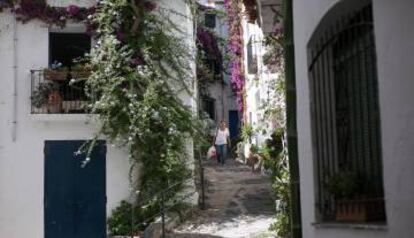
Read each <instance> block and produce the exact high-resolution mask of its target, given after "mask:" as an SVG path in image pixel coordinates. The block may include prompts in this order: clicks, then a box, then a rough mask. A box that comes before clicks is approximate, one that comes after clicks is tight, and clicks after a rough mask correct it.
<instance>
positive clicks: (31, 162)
mask: <svg viewBox="0 0 414 238" xmlns="http://www.w3.org/2000/svg"><path fill="white" fill-rule="evenodd" d="M50 3H51V4H56V5H58V6H66V5H68V4H69V3H75V4H78V5H81V6H90V4H91V3H92V1H87V0H86V1H65V4H66V5H65V4H64V3H63V2H62V1H50ZM79 3H80V4H79ZM170 7H172V8H176V7H177V5H170ZM181 7H183V8H181V9H184V11H181V10H180V9H179V10H178V11H179V12H184V14H189V10H188V9H187V10H188V11H187V12H186V10H185V8H184V5H183V6H181ZM13 19H14V18H13V16H12V15H11V14H9V13H0V42H1V44H0V72H1V73H0V237H7V238H22V237H31V238H42V237H44V228H43V227H44V219H43V209H44V208H43V194H44V188H43V186H44V155H43V147H44V140H83V139H85V140H86V139H90V138H91V137H92V136H93V134H94V132H95V129H96V126H94V125H95V123H94V122H93V121H91V120H88V119H87V116H86V115H31V114H30V105H31V103H30V90H31V88H30V87H31V85H30V70H31V69H41V68H44V67H47V66H48V47H49V46H48V32H49V28H48V26H47V25H45V24H44V23H41V22H40V21H32V22H29V23H27V24H20V23H18V24H17V27H16V29H17V32H16V33H17V34H16V36H17V47H16V52H17V54H16V62H17V67H18V68H17V96H16V99H17V107H16V108H17V118H16V119H17V123H16V137H15V138H16V139H15V140H13V137H14V136H13V134H14V133H13V130H14V129H13V120H14V119H13V118H14V117H13V108H14V106H13V105H14V103H13V102H14V100H15V98H14V97H13V85H14V83H13V79H14V70H13V66H14V63H13V62H14V57H15V55H14V47H13V32H14V27H13V24H14V20H13ZM181 22H183V21H181ZM73 27H74V28H76V27H77V26H76V25H74V26H73ZM183 27H185V29H190V30H191V31H189V32H188V33H189V34H190V36H191V35H192V23H191V22H189V21H186V22H183ZM189 42H194V41H193V39H192V38H190V39H189ZM190 63H191V62H190ZM192 64H194V63H192ZM183 100H184V101H185V102H186V103H188V104H189V105H190V106H191V107H193V108H195V107H196V102H195V99H194V98H193V97H192V96H189V95H183ZM194 110H195V109H194ZM189 146H190V147H191V146H192V143H189ZM190 151H192V147H191V150H190ZM128 172H129V164H128V157H127V153H125V152H124V151H122V150H120V149H118V148H115V147H113V146H111V145H110V144H109V143H108V150H107V178H106V179H107V182H106V183H107V214H108V215H109V214H110V213H111V210H112V209H113V208H115V207H116V206H118V204H119V202H120V200H122V199H128V198H129V196H130V191H129V180H128Z"/></svg>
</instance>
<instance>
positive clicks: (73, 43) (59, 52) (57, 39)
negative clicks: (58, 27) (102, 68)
mask: <svg viewBox="0 0 414 238" xmlns="http://www.w3.org/2000/svg"><path fill="white" fill-rule="evenodd" d="M90 50H91V37H90V36H89V35H87V34H85V33H55V32H51V33H49V63H50V64H52V63H53V62H54V61H58V62H60V63H62V64H63V66H67V67H68V66H71V65H72V64H73V60H74V59H76V58H79V57H83V56H84V55H85V53H89V52H90Z"/></svg>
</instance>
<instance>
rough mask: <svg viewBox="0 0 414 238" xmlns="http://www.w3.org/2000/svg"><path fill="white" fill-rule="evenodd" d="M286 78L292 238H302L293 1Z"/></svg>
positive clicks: (286, 0)
mask: <svg viewBox="0 0 414 238" xmlns="http://www.w3.org/2000/svg"><path fill="white" fill-rule="evenodd" d="M283 6H284V16H285V20H284V34H285V35H284V38H285V76H286V105H287V106H286V120H287V121H286V122H287V137H288V153H289V170H290V181H291V187H290V195H291V196H290V208H291V225H292V227H291V229H292V238H301V237H302V224H301V219H302V218H301V206H300V184H299V182H300V180H299V157H298V137H297V124H296V82H295V48H294V38H293V34H294V33H293V20H294V19H293V0H283Z"/></svg>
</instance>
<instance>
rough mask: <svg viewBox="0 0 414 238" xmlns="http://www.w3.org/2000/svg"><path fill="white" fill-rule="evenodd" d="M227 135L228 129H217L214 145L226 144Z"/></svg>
mask: <svg viewBox="0 0 414 238" xmlns="http://www.w3.org/2000/svg"><path fill="white" fill-rule="evenodd" d="M227 137H230V132H229V129H227V128H226V129H224V130H221V129H218V130H217V134H216V143H215V144H216V145H226V144H227Z"/></svg>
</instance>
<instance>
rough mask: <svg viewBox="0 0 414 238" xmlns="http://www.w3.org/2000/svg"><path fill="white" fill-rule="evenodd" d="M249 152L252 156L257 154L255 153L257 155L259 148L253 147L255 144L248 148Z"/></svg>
mask: <svg viewBox="0 0 414 238" xmlns="http://www.w3.org/2000/svg"><path fill="white" fill-rule="evenodd" d="M250 152H251V153H252V154H257V153H259V146H257V145H255V144H252V145H251V146H250Z"/></svg>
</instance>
